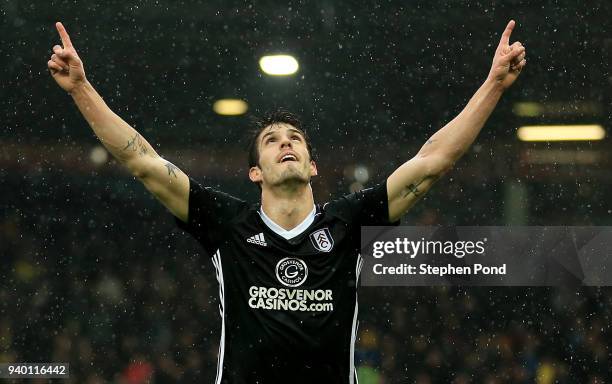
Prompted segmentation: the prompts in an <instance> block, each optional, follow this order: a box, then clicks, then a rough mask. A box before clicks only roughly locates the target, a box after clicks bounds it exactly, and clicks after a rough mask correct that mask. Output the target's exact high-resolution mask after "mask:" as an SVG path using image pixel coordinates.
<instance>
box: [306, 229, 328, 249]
mask: <svg viewBox="0 0 612 384" xmlns="http://www.w3.org/2000/svg"><path fill="white" fill-rule="evenodd" d="M310 241H311V242H312V245H313V246H314V247H315V248H316V249H317V250H319V251H321V252H329V251H331V250H332V248H333V247H334V239H333V238H332V236H331V233H330V232H329V229H327V228H322V229H317V230H316V231H314V232H313V233H311V234H310Z"/></svg>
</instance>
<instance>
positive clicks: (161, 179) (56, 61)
mask: <svg viewBox="0 0 612 384" xmlns="http://www.w3.org/2000/svg"><path fill="white" fill-rule="evenodd" d="M56 27H57V30H58V32H59V34H60V37H61V39H62V44H63V47H60V46H59V45H56V46H54V47H53V52H54V53H53V55H52V56H51V59H50V60H49V61H48V63H47V65H48V67H49V70H50V71H51V75H52V76H53V78H54V79H55V81H56V82H57V83H58V85H59V86H60V87H62V89H64V90H66V91H67V92H68V93H70V95H71V96H72V98H73V100H74V102H75V103H76V105H77V107H78V108H79V110H80V111H81V113H82V114H83V117H85V119H86V120H87V123H89V125H90V126H91V128H92V129H93V131H94V133H95V134H96V136H97V137H98V138H99V139H100V142H101V143H102V144H103V145H104V146H105V147H106V149H107V150H108V151H109V152H110V153H111V154H112V155H113V156H114V157H115V158H116V159H117V160H118V161H119V162H120V163H121V164H123V165H124V166H125V167H127V169H128V170H129V171H130V172H131V173H132V175H134V176H135V177H136V178H138V179H139V180H140V181H141V182H142V183H143V184H144V185H145V187H146V188H147V189H148V190H149V191H150V192H151V193H152V194H153V195H154V196H155V197H156V198H157V199H158V200H159V201H160V202H161V203H162V204H163V205H164V206H166V208H168V210H170V212H172V214H174V215H175V216H176V217H178V218H179V219H181V220H182V221H187V216H188V209H189V178H188V177H187V175H185V174H184V173H183V172H181V170H180V169H178V168H177V167H176V166H175V165H173V164H172V163H170V162H169V161H166V160H164V159H163V158H162V157H161V156H159V155H158V154H157V152H156V151H155V150H154V149H153V147H152V146H151V145H150V144H149V143H148V142H147V141H146V140H145V139H144V138H143V137H142V136H141V135H140V134H139V133H138V132H137V131H136V130H135V129H134V128H132V127H131V126H130V125H129V124H127V123H126V122H125V121H124V120H123V119H121V118H120V117H119V116H117V115H116V114H115V113H114V112H113V111H112V110H111V109H110V108H109V107H108V106H107V105H106V103H105V102H104V100H103V99H102V97H100V95H99V94H98V93H97V92H96V90H95V89H94V88H93V87H92V85H91V84H90V83H89V82H88V81H87V79H86V78H85V71H84V69H83V63H82V61H81V59H80V58H79V56H78V54H77V53H76V50H75V49H74V47H73V46H72V43H71V41H70V37H69V36H68V33H67V32H66V30H65V29H64V27H63V25H62V24H61V23H57V24H56Z"/></svg>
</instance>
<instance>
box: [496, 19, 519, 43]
mask: <svg viewBox="0 0 612 384" xmlns="http://www.w3.org/2000/svg"><path fill="white" fill-rule="evenodd" d="M515 25H516V23H515V22H514V20H510V22H509V23H508V25H506V29H505V30H504V33H502V36H501V39H500V40H499V43H500V44H505V45H510V35H511V34H512V30H513V29H514V26H515Z"/></svg>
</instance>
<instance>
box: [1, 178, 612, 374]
mask: <svg viewBox="0 0 612 384" xmlns="http://www.w3.org/2000/svg"><path fill="white" fill-rule="evenodd" d="M0 176H1V177H0V179H1V181H2V185H3V186H4V187H5V188H6V189H5V190H6V191H9V192H10V193H7V194H5V196H4V198H3V204H2V206H1V211H0V212H1V215H0V236H1V241H0V255H1V260H2V263H1V269H0V278H1V279H0V282H1V283H0V362H67V363H69V364H70V372H71V377H70V379H69V380H65V381H62V382H66V383H86V384H98V383H117V384H140V383H175V382H185V383H194V382H199V383H207V382H208V383H212V382H213V380H214V377H215V373H216V362H217V348H218V340H219V336H220V321H219V311H218V301H217V289H216V280H215V278H214V269H213V266H212V263H211V262H209V260H208V256H207V255H205V254H203V253H202V252H203V251H202V250H201V248H200V247H199V245H198V244H197V242H195V240H193V239H192V238H191V237H189V236H188V235H187V234H185V233H183V232H181V231H180V230H178V229H176V228H175V226H174V222H173V218H172V217H171V215H170V214H169V213H167V212H166V211H165V210H164V208H163V207H161V206H160V205H158V204H157V203H156V202H155V201H154V200H153V199H152V198H151V197H149V196H148V194H147V193H146V191H145V190H144V188H142V186H140V185H139V184H138V183H137V182H136V181H134V180H132V179H131V178H129V177H126V176H117V175H110V176H109V175H106V176H104V175H98V174H93V173H92V174H91V175H80V176H76V175H67V174H64V173H61V172H50V171H45V172H42V171H41V172H31V173H30V174H26V175H24V174H17V173H13V172H11V170H4V171H2V174H0ZM453 188H455V189H456V192H457V193H458V191H460V192H461V196H466V198H467V197H468V196H469V198H470V201H471V203H470V206H469V209H468V208H466V207H465V205H463V207H459V206H458V205H457V201H456V199H455V198H453V193H454V192H453V189H452V188H451V189H447V190H446V191H444V192H440V194H439V196H441V197H444V198H445V199H436V202H435V203H434V202H433V201H429V202H428V201H425V202H423V203H422V206H421V207H419V208H417V209H416V210H415V211H414V213H413V214H411V215H409V218H407V220H408V223H410V224H424V225H432V224H438V223H441V222H445V223H451V224H452V223H458V224H462V223H465V221H462V220H465V218H466V217H468V219H471V220H476V222H482V223H484V224H495V223H499V221H500V220H501V219H500V217H499V215H500V209H499V208H498V207H496V208H492V204H491V201H492V200H494V199H495V193H497V192H496V190H497V189H495V188H492V189H489V191H490V192H489V194H490V196H487V195H486V194H485V195H483V194H482V193H481V192H480V191H470V190H469V187H467V186H457V187H453ZM230 192H234V191H233V190H230ZM479 197H480V199H479ZM445 201H446V202H445ZM469 215H471V216H469ZM460 218H461V219H460ZM478 220H480V221H478ZM468 221H469V220H468ZM472 224H473V223H472ZM548 224H554V223H548ZM611 305H612V291H611V290H610V289H609V288H580V289H570V288H510V287H502V288H488V287H472V288H466V287H439V288H412V287H393V288H391V287H367V288H366V287H364V288H361V294H360V318H361V322H360V332H359V339H358V350H357V356H356V357H357V364H358V372H359V378H360V383H365V384H383V383H385V384H387V383H418V384H427V383H455V384H464V383H487V384H494V383H534V382H536V383H538V384H548V383H591V384H594V383H604V382H607V380H609V379H610V366H611V365H612V356H611V354H610V349H609V340H612V332H611V330H610V324H612V321H611V320H612V319H611V309H610V308H611ZM40 382H46V381H40Z"/></svg>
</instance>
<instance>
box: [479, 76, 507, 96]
mask: <svg viewBox="0 0 612 384" xmlns="http://www.w3.org/2000/svg"><path fill="white" fill-rule="evenodd" d="M483 86H484V87H486V88H488V89H490V90H492V91H493V92H496V93H500V94H502V93H504V91H505V90H506V88H505V87H504V85H503V80H498V79H495V78H492V77H490V76H489V77H487V79H486V80H485V82H484V84H483Z"/></svg>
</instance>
